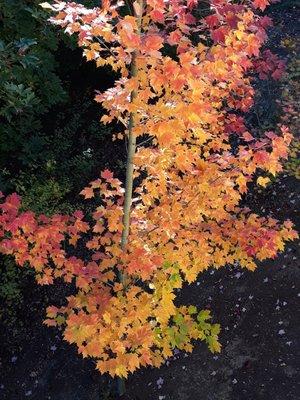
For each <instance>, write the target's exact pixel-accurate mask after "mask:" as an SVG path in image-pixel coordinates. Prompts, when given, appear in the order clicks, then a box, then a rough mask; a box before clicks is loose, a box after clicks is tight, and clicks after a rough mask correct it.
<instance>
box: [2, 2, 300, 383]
mask: <svg viewBox="0 0 300 400" xmlns="http://www.w3.org/2000/svg"><path fill="white" fill-rule="evenodd" d="M268 3H269V2H268V1H267V0H254V1H253V2H252V1H248V2H247V1H245V2H243V4H237V3H234V2H231V1H228V0H213V1H211V2H210V3H209V2H205V5H206V6H207V7H206V9H208V10H209V12H207V11H202V14H203V15H202V14H201V12H200V14H201V15H202V16H201V17H197V15H198V14H199V7H200V11H201V2H200V3H199V4H198V2H197V0H188V1H185V0H168V1H163V0H145V1H143V0H139V1H135V2H134V3H132V2H130V1H129V2H127V3H125V4H124V3H123V1H109V0H104V1H103V2H102V6H101V7H99V8H93V9H86V8H85V7H84V6H82V5H80V4H77V3H65V2H55V3H54V4H53V5H49V4H47V3H46V4H43V5H44V7H47V8H50V9H51V10H52V11H54V12H55V15H54V16H53V17H52V18H51V22H52V23H53V24H56V25H59V26H60V27H62V28H63V29H64V30H65V32H67V33H69V34H75V35H77V37H78V44H79V46H81V47H83V49H84V55H85V57H86V58H87V60H95V62H96V64H97V66H99V67H102V66H104V65H109V66H110V67H111V68H112V69H113V70H114V71H116V72H118V73H119V76H120V78H119V79H118V80H117V81H116V82H115V85H114V87H113V88H111V89H108V90H107V91H105V92H104V93H98V94H97V95H96V101H98V102H99V103H101V105H102V107H103V108H104V109H105V110H106V112H107V113H106V114H105V115H104V116H103V118H102V122H104V123H110V122H113V121H117V122H119V123H120V124H123V125H124V130H123V131H122V132H120V131H118V132H117V133H116V135H115V137H114V139H116V140H120V139H124V140H127V137H129V136H130V138H131V139H130V140H131V142H130V143H131V145H132V146H133V147H132V148H133V150H134V158H133V164H134V172H133V178H132V179H134V182H133V183H134V191H133V198H132V201H131V199H130V203H131V214H130V230H129V236H128V240H127V242H126V245H125V246H121V240H122V233H123V232H124V199H125V197H126V195H128V193H126V190H125V189H124V186H123V184H122V182H120V180H118V179H116V178H115V177H114V175H113V173H112V172H111V171H108V170H105V171H103V172H102V173H101V176H100V177H99V178H98V179H96V180H95V181H93V182H91V183H90V184H89V185H88V187H86V188H85V189H84V190H83V191H82V192H81V194H82V195H83V196H84V197H85V198H86V199H90V198H95V199H96V200H97V201H98V203H99V206H98V207H97V208H96V210H95V212H94V213H93V223H92V224H88V223H87V222H85V221H84V216H83V214H82V213H81V212H80V211H78V212H76V213H74V214H73V215H70V216H62V215H55V216H53V217H51V218H48V217H45V216H35V215H34V214H33V213H31V212H28V211H27V212H22V211H21V203H20V199H19V197H18V196H17V195H16V194H13V195H10V196H8V197H6V198H4V199H3V202H2V204H1V205H0V208H1V214H0V238H1V242H0V251H1V252H2V253H4V254H11V255H13V256H14V257H15V259H16V261H17V263H18V264H19V265H20V266H23V265H25V264H30V265H31V266H32V267H33V268H34V269H35V270H36V273H37V280H38V282H39V283H41V284H50V283H53V280H54V279H55V278H63V279H64V280H65V281H66V282H71V281H74V282H75V285H76V288H77V291H76V294H74V295H73V296H70V297H68V298H67V299H66V305H65V306H63V307H60V308H57V307H54V306H52V307H49V308H48V310H47V320H46V324H47V325H59V326H62V327H63V328H64V337H65V339H66V340H67V341H68V342H70V343H75V344H76V345H77V347H78V351H79V352H80V353H81V354H82V355H83V356H84V357H87V356H89V357H93V358H95V359H96V361H97V368H98V369H99V370H100V371H101V372H102V373H104V372H109V374H111V375H112V376H114V375H117V376H121V377H126V376H127V374H128V372H133V371H135V370H136V369H137V368H139V367H141V366H146V365H153V366H159V365H161V364H162V363H163V361H164V360H165V359H166V358H168V357H170V356H171V355H172V352H173V350H174V348H179V349H183V350H185V351H191V350H192V348H193V343H194V340H195V339H200V340H203V341H206V342H207V344H208V346H209V348H210V350H211V351H213V352H214V351H220V344H219V342H218V333H219V330H220V327H219V325H217V324H211V323H210V318H211V316H210V312H209V311H208V310H202V311H200V312H199V311H198V310H197V309H196V307H194V306H192V305H187V306H178V305H176V304H175V298H176V289H177V288H181V287H182V285H183V283H184V282H185V281H187V282H188V283H192V282H194V281H195V280H196V279H197V277H198V275H199V273H201V272H202V271H204V270H206V269H207V268H209V267H213V268H220V267H223V266H226V265H228V264H232V263H234V262H235V263H239V265H240V266H241V267H242V268H247V269H249V270H251V271H252V270H254V269H255V267H256V260H264V259H266V258H273V257H275V256H276V254H277V252H278V251H281V250H283V248H284V242H285V241H288V240H292V239H294V238H295V237H296V236H297V234H296V233H295V231H294V230H293V227H292V223H291V222H290V221H286V222H284V223H279V222H278V221H276V220H275V219H273V218H266V217H260V216H258V215H257V214H255V213H252V212H251V210H249V209H248V208H244V207H242V206H240V201H241V199H242V196H243V195H244V194H245V193H246V192H247V190H248V185H249V184H250V183H251V182H253V181H255V180H257V184H259V185H262V186H265V185H266V184H267V183H268V182H269V177H268V175H270V174H271V175H275V174H276V173H278V172H280V171H281V170H282V167H281V163H280V162H281V160H282V159H285V158H286V157H287V147H288V145H289V143H290V141H291V134H290V133H289V130H288V128H287V127H285V126H279V127H278V129H277V130H276V132H265V133H264V134H263V135H262V136H260V137H254V136H253V135H252V134H251V133H250V132H249V130H248V129H247V126H246V122H245V118H244V115H245V113H247V112H248V111H249V110H250V109H251V106H252V105H253V97H254V89H253V87H252V84H251V82H252V80H253V77H254V76H255V75H257V74H263V75H264V74H267V75H268V74H269V75H272V76H273V78H275V79H276V78H278V77H279V75H280V71H281V70H282V68H283V65H282V64H281V63H280V60H278V59H277V58H276V57H275V56H272V55H270V54H271V53H269V52H267V53H266V52H265V50H264V52H262V50H261V49H262V46H263V45H264V43H265V41H266V38H267V36H266V29H267V28H268V26H270V25H271V23H272V22H271V20H270V19H269V18H268V17H265V16H260V15H258V14H257V9H261V10H264V8H265V7H266V5H268ZM197 13H198V14H197ZM167 50H168V51H167ZM168 54H173V55H172V56H171V55H168ZM268 58H269V59H271V62H269V63H268V61H267V60H268ZM264 63H265V64H264ZM278 70H279V72H278ZM276 71H277V72H276ZM263 77H264V76H263ZM126 187H127V186H126ZM129 195H130V196H131V193H129ZM78 244H80V247H81V248H82V246H85V249H86V251H85V254H86V255H85V257H84V259H83V258H79V257H76V256H74V255H72V256H71V255H70V254H69V252H68V250H70V249H72V247H74V248H76V247H77V245H78ZM66 249H67V250H66ZM71 253H72V254H73V253H74V251H73V250H72V252H71Z"/></svg>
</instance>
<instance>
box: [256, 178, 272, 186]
mask: <svg viewBox="0 0 300 400" xmlns="http://www.w3.org/2000/svg"><path fill="white" fill-rule="evenodd" d="M269 182H270V178H268V177H262V176H260V177H259V178H258V179H257V181H256V183H257V184H258V185H260V186H263V187H266V186H267V184H268V183H269Z"/></svg>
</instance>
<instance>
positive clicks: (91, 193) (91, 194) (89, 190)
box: [80, 187, 94, 199]
mask: <svg viewBox="0 0 300 400" xmlns="http://www.w3.org/2000/svg"><path fill="white" fill-rule="evenodd" d="M80 194H81V195H82V196H84V197H85V199H91V198H92V197H94V190H93V189H92V188H89V187H86V188H85V189H83V190H82V191H81V192H80Z"/></svg>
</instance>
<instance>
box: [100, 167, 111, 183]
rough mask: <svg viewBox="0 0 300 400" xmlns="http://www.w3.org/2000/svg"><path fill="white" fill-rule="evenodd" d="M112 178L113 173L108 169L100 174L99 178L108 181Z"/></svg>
mask: <svg viewBox="0 0 300 400" xmlns="http://www.w3.org/2000/svg"><path fill="white" fill-rule="evenodd" d="M113 176H114V174H113V172H111V171H110V170H109V169H105V170H104V171H102V172H101V178H103V179H106V180H108V181H109V180H110V179H112V178H113Z"/></svg>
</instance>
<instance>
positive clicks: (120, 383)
mask: <svg viewBox="0 0 300 400" xmlns="http://www.w3.org/2000/svg"><path fill="white" fill-rule="evenodd" d="M143 2H144V0H140V5H141V15H140V16H138V17H139V18H138V29H139V31H140V29H141V22H142V15H143ZM130 76H131V77H136V76H137V66H136V52H134V53H133V54H132V61H131V67H130ZM136 96H137V93H136V91H135V90H134V91H133V92H132V93H131V102H133V101H134V99H135V98H136ZM134 117H135V113H134V112H131V113H130V116H129V122H128V146H127V152H128V153H127V162H126V182H125V199H124V207H123V231H122V238H121V248H122V250H125V248H126V246H127V243H128V236H129V230H130V214H131V203H132V191H133V172H134V164H133V158H134V155H135V151H136V137H135V135H134V133H133V128H134V122H135V121H134ZM119 280H120V282H121V283H122V284H123V285H126V274H125V273H124V272H121V271H120V272H119ZM125 392H126V387H125V379H123V378H118V380H117V393H118V395H119V396H123V395H124V394H125Z"/></svg>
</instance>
